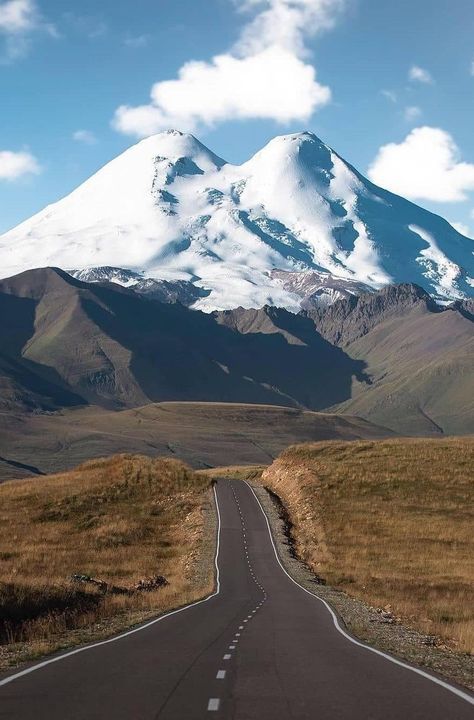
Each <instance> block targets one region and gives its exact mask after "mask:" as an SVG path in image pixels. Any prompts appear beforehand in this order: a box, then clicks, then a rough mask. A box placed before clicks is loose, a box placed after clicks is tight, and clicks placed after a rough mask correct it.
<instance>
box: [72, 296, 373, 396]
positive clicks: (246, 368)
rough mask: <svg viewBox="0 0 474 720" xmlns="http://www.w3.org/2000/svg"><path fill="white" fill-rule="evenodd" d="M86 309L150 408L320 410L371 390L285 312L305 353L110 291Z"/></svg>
mask: <svg viewBox="0 0 474 720" xmlns="http://www.w3.org/2000/svg"><path fill="white" fill-rule="evenodd" d="M92 296H95V297H94V298H93V297H92ZM96 299H97V300H98V301H99V302H97V300H96ZM82 306H83V308H84V310H85V311H86V312H87V314H88V316H89V318H90V319H91V320H92V321H93V322H94V323H96V324H97V325H98V326H99V327H100V329H101V330H102V331H103V332H104V333H105V334H106V335H108V336H110V337H112V338H113V339H114V340H115V341H116V342H118V343H119V344H120V345H122V346H124V347H126V348H127V349H128V350H129V351H130V352H131V362H130V370H131V373H132V374H133V376H134V378H135V379H136V381H137V382H138V384H139V385H140V387H141V388H142V390H143V392H144V393H145V394H146V395H147V397H148V398H149V399H150V400H152V401H158V400H208V401H226V402H256V403H270V404H281V405H293V406H299V407H305V408H309V409H312V410H322V409H324V408H327V407H329V406H331V405H334V404H336V403H341V402H343V401H344V400H347V399H348V398H350V397H351V388H352V379H353V377H354V376H355V377H357V378H358V379H359V380H361V381H365V382H369V380H368V378H367V376H366V375H365V364H364V362H362V361H358V360H353V359H352V358H350V357H349V356H348V355H346V354H345V353H344V351H343V350H342V349H340V348H337V347H334V346H333V345H331V344H330V343H329V342H327V341H326V340H324V339H323V338H322V337H321V336H320V335H319V334H318V333H317V332H316V331H315V329H314V325H313V323H312V321H311V320H310V319H308V318H304V317H301V316H294V315H291V314H290V313H286V312H285V311H282V312H281V318H282V322H283V323H284V324H285V325H286V327H284V328H282V329H286V330H289V332H291V333H292V335H294V336H295V337H298V338H299V339H300V340H301V343H302V344H301V345H297V344H289V343H288V341H287V340H286V339H285V337H284V336H283V335H281V334H279V333H275V334H268V335H267V334H262V333H255V334H247V335H243V334H240V333H238V332H236V331H234V330H233V329H230V328H228V327H225V326H223V325H220V324H218V322H217V321H216V319H215V318H214V317H213V316H212V315H206V314H204V313H200V312H197V311H192V310H188V309H186V308H184V307H182V306H180V305H163V304H160V303H157V302H153V301H144V300H143V299H142V298H140V297H138V296H134V295H133V294H132V293H126V294H125V293H120V292H116V291H115V290H112V289H110V288H106V287H98V286H96V287H94V288H93V289H92V288H90V292H89V293H87V295H84V296H83V297H82ZM277 312H279V311H277Z"/></svg>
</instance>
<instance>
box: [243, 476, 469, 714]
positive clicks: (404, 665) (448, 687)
mask: <svg viewBox="0 0 474 720" xmlns="http://www.w3.org/2000/svg"><path fill="white" fill-rule="evenodd" d="M243 482H244V483H245V484H246V485H247V486H248V488H249V490H250V491H251V493H252V495H253V496H254V498H255V500H256V501H257V503H258V505H259V507H260V510H261V511H262V513H263V517H264V518H265V521H266V523H267V529H268V534H269V535H270V541H271V543H272V547H273V552H274V553H275V557H276V559H277V562H278V564H279V566H280V567H281V569H282V570H283V572H284V573H285V575H287V576H288V577H289V578H290V580H291V582H292V583H294V584H295V585H297V586H298V587H299V588H301V590H303V591H304V592H305V593H307V594H308V595H311V596H312V597H314V598H315V600H319V602H321V603H322V604H323V605H324V606H325V608H326V609H327V610H328V611H329V612H330V614H331V616H332V619H333V622H334V625H335V627H336V630H337V631H338V632H340V633H341V635H344V637H345V638H346V639H347V640H349V642H351V643H353V644H354V645H357V646H358V647H361V648H364V650H368V651H369V652H372V653H375V654H376V655H380V657H383V658H385V660H389V661H390V662H391V663H394V664H395V665H399V666H400V667H402V668H405V669H406V670H411V672H414V673H416V674H417V675H421V676H422V677H424V678H426V679H427V680H431V682H434V683H436V685H440V686H441V687H443V688H444V689H445V690H448V691H449V692H452V693H453V694H454V695H457V696H458V697H460V698H461V699H462V700H465V701H466V702H468V703H469V704H470V705H474V697H472V696H471V695H468V694H467V693H465V692H463V691H462V690H459V689H458V688H456V687H454V685H450V684H449V683H447V682H445V681H444V680H441V679H439V678H437V677H435V676H434V675H430V674H429V673H427V672H425V671H424V670H421V669H420V668H417V667H413V666H412V665H408V664H407V663H405V662H403V661H402V660H397V658H395V657H392V656H391V655H387V654H386V653H384V652H382V650H377V649H376V648H373V647H370V645H366V644H365V643H363V642H361V641H360V640H356V639H355V638H353V637H351V636H350V635H349V634H348V633H346V631H345V630H344V629H343V628H342V627H341V626H340V624H339V620H338V618H337V615H336V613H335V612H334V610H333V609H332V607H331V606H330V605H329V604H328V603H327V602H326V600H323V598H321V597H319V595H316V594H315V593H312V592H310V591H309V590H307V589H306V588H305V587H303V585H300V584H299V582H297V581H296V580H295V579H294V578H292V577H291V575H290V574H289V572H287V571H286V569H285V568H284V567H283V565H282V563H281V560H280V558H279V556H278V552H277V549H276V547H275V543H274V541H273V535H272V531H271V527H270V522H269V520H268V516H267V514H266V512H265V510H264V509H263V506H262V503H261V502H260V500H259V499H258V496H257V494H256V493H255V491H254V489H253V487H252V486H251V485H250V484H249V483H248V482H247V480H244V481H243Z"/></svg>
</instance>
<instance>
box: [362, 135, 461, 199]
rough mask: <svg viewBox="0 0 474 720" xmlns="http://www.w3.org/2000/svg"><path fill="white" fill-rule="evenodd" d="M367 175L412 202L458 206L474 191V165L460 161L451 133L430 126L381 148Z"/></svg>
mask: <svg viewBox="0 0 474 720" xmlns="http://www.w3.org/2000/svg"><path fill="white" fill-rule="evenodd" d="M368 175H369V177H370V179H371V180H372V182H374V183H376V184H377V185H381V186H382V187H385V188H387V189H388V190H391V191H392V192H395V193H397V194H399V195H402V196H404V197H407V198H409V199H410V200H434V201H438V202H459V201H461V200H466V198H467V194H466V193H467V192H468V191H469V190H474V164H471V163H467V162H463V161H462V160H461V159H460V151H459V148H458V147H457V145H456V143H455V142H454V140H453V138H452V137H451V135H450V134H449V133H447V132H446V131H445V130H442V129H441V128H433V127H427V126H425V127H419V128H415V129H414V130H412V131H411V133H410V134H409V135H407V137H406V138H405V140H403V142H401V143H399V144H397V143H389V144H388V145H384V146H382V147H381V148H380V150H379V152H378V154H377V156H376V158H375V160H374V161H373V163H372V164H371V166H370V167H369V170H368Z"/></svg>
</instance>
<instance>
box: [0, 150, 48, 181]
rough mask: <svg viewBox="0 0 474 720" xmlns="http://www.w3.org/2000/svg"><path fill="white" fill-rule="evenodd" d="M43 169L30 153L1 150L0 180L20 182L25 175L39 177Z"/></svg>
mask: <svg viewBox="0 0 474 720" xmlns="http://www.w3.org/2000/svg"><path fill="white" fill-rule="evenodd" d="M40 172H41V167H40V165H39V163H38V161H37V159H36V158H35V156H34V155H32V154H31V153H29V152H26V151H23V152H12V151H11V150H0V180H18V179H19V178H21V177H23V176H25V175H39V173H40Z"/></svg>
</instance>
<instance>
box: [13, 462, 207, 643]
mask: <svg viewBox="0 0 474 720" xmlns="http://www.w3.org/2000/svg"><path fill="white" fill-rule="evenodd" d="M208 488H209V480H208V479H207V478H205V477H203V476H199V475H197V474H196V473H194V472H193V471H191V470H190V469H189V468H187V467H186V466H185V465H184V464H183V463H181V462H179V461H176V460H169V459H155V460H152V459H150V458H147V457H144V456H132V455H118V456H114V457H112V458H108V459H100V460H93V461H90V462H87V463H85V464H84V465H81V466H80V467H78V468H76V469H75V470H73V471H71V472H68V473H64V474H60V475H53V476H48V477H45V478H41V479H34V480H25V481H12V482H9V483H5V484H3V485H0V522H1V527H2V533H1V538H0V644H3V645H5V644H8V643H19V642H21V643H26V644H30V645H31V648H32V650H33V651H35V650H36V649H38V648H42V649H43V650H49V649H52V648H53V647H55V646H56V644H57V643H58V642H59V641H61V642H63V641H64V634H65V633H66V634H67V633H68V632H72V631H77V630H78V629H81V628H91V627H92V626H97V627H98V628H99V629H100V631H101V632H106V630H107V624H110V622H111V621H112V620H113V619H114V618H115V619H116V618H117V616H121V617H122V616H123V618H124V619H126V618H127V617H129V618H131V617H132V616H133V618H135V619H139V618H140V617H141V615H143V614H147V613H151V612H156V613H158V612H161V611H163V610H166V609H168V608H170V607H172V606H176V605H180V604H183V603H186V602H188V601H190V600H191V599H195V598H196V597H199V596H202V595H204V594H206V593H207V592H208V591H209V590H210V588H211V587H212V584H213V577H212V563H211V562H209V561H208V560H209V559H208V558H204V559H203V552H204V550H203V547H204V544H205V536H204V531H203V530H204V529H203V505H204V503H205V502H206V501H208V496H207V495H206V491H207V489H208ZM73 574H81V575H87V576H91V577H94V578H98V579H100V580H104V581H105V582H107V583H109V584H112V585H115V586H120V587H124V588H131V587H132V586H133V585H134V584H135V583H137V582H138V581H139V580H141V579H145V578H149V577H155V576H158V575H162V576H164V577H165V578H166V580H167V581H168V585H166V586H165V587H163V588H160V589H156V590H153V591H151V592H134V593H133V594H123V595H116V594H111V593H106V594H103V593H102V592H101V591H100V589H99V588H95V587H94V586H91V585H90V584H85V585H84V584H77V583H73V582H71V576H72V575H73Z"/></svg>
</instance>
